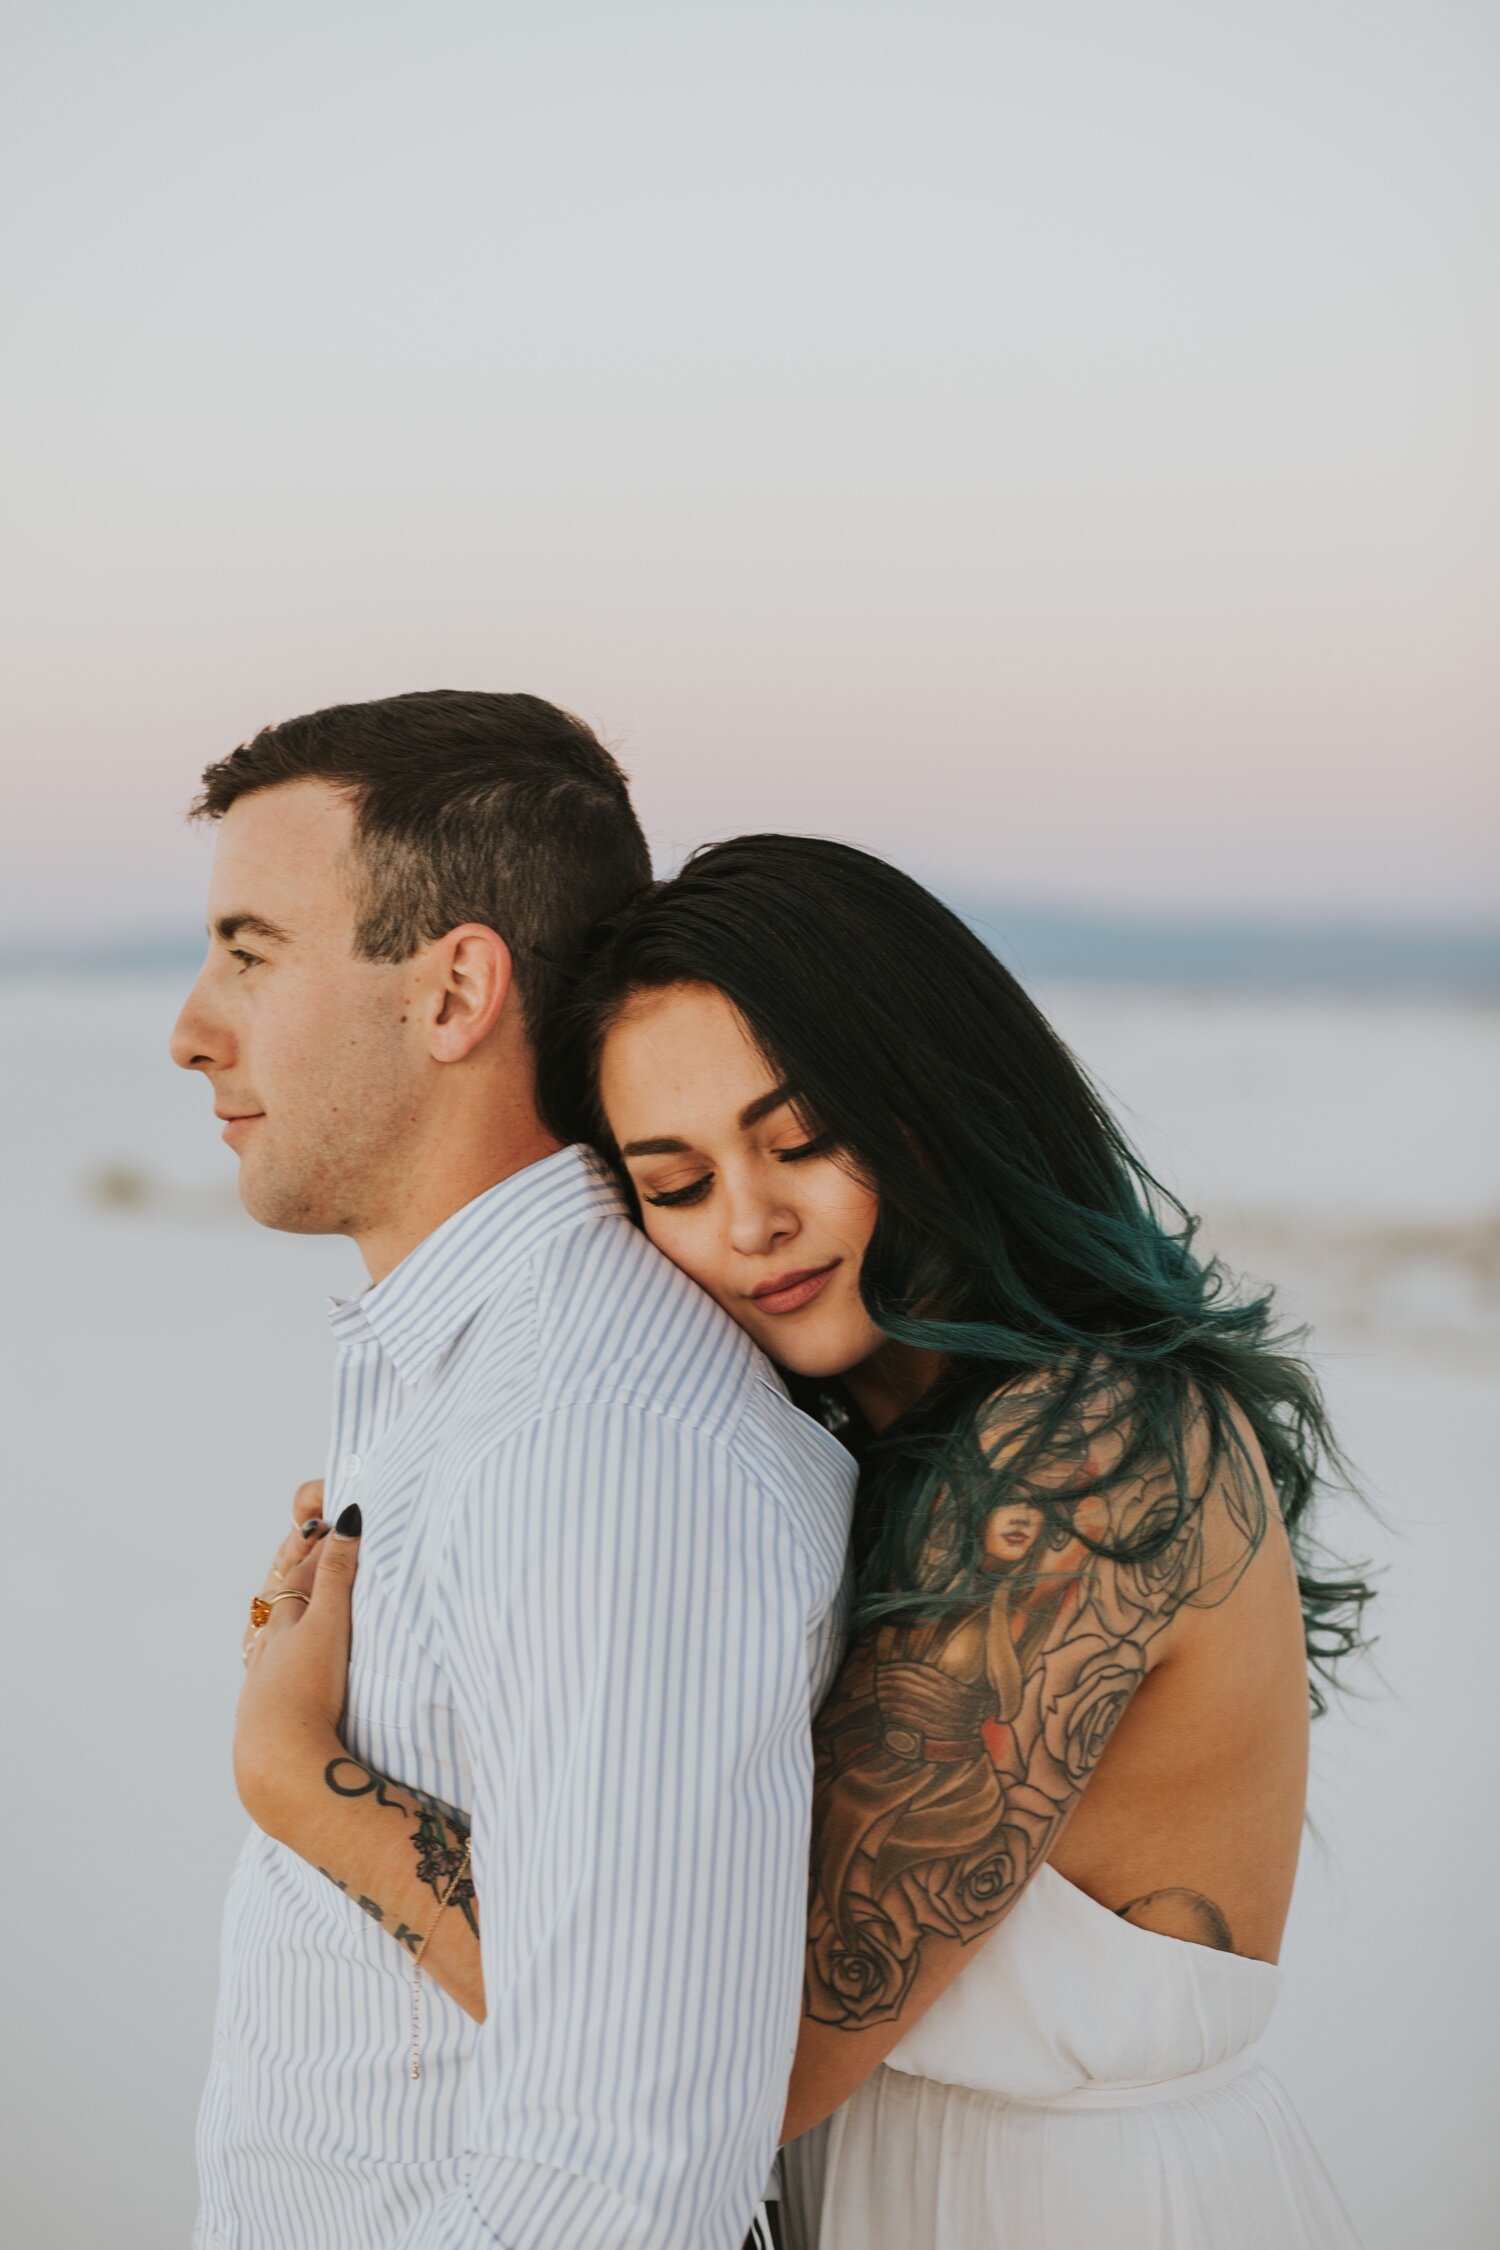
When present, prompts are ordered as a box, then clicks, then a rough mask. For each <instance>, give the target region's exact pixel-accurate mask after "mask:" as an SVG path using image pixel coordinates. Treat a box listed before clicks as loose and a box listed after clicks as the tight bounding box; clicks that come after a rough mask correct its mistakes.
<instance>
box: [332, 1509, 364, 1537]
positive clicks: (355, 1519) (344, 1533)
mask: <svg viewBox="0 0 1500 2250" xmlns="http://www.w3.org/2000/svg"><path fill="white" fill-rule="evenodd" d="M333 1528H334V1530H335V1531H336V1532H337V1533H338V1535H339V1537H340V1539H357V1538H358V1537H359V1535H360V1533H361V1532H362V1531H363V1530H364V1528H365V1519H364V1517H363V1516H362V1515H361V1514H360V1512H359V1502H358V1501H357V1500H351V1501H350V1503H349V1505H348V1507H347V1508H346V1509H345V1510H344V1512H343V1514H342V1515H341V1516H340V1517H339V1520H338V1522H337V1523H336V1524H335V1525H334V1527H333Z"/></svg>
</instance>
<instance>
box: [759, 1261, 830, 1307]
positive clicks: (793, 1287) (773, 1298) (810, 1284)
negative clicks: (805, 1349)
mask: <svg viewBox="0 0 1500 2250" xmlns="http://www.w3.org/2000/svg"><path fill="white" fill-rule="evenodd" d="M839 1262H840V1261H839V1260H838V1259H837V1258H833V1259H831V1260H830V1261H829V1263H828V1264H827V1265H826V1266H804V1267H803V1268H802V1270H801V1271H800V1272H799V1273H781V1274H778V1275H777V1276H776V1279H775V1280H774V1281H763V1282H762V1283H761V1285H760V1287H759V1288H758V1289H752V1290H751V1292H750V1301H751V1303H752V1304H753V1305H754V1307H755V1309H756V1311H757V1312H768V1313H789V1312H800V1311H801V1310H802V1307H803V1306H804V1305H810V1304H811V1303H812V1301H813V1299H814V1297H816V1296H818V1295H819V1294H820V1293H821V1291H822V1289H823V1286H824V1284H825V1283H826V1282H827V1281H828V1279H829V1278H830V1276H831V1275H832V1274H833V1273H834V1272H836V1270H837V1268H838V1265H839Z"/></svg>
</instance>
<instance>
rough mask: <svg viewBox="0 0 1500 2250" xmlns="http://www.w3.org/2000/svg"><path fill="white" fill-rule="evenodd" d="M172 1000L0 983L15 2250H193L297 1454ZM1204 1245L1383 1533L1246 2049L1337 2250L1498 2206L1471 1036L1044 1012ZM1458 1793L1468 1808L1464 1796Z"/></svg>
mask: <svg viewBox="0 0 1500 2250" xmlns="http://www.w3.org/2000/svg"><path fill="white" fill-rule="evenodd" d="M175 998H176V994H175V991H174V988H173V986H172V985H171V984H170V983H168V982H165V981H161V980H143V981H140V982H135V983H119V984H114V983H100V984H95V985H84V984H76V983H75V984H70V983H59V984H56V985H54V986H51V987H49V986H47V985H44V984H41V983H37V982H29V983H24V984H23V983H12V984H5V985H0V1052H3V1054H4V1055H5V1058H6V1073H5V1080H4V1085H3V1089H0V1120H3V1129H4V1140H3V1147H4V1165H3V1171H0V1211H3V1217H4V1226H5V1239H6V1246H7V1250H6V1262H5V1271H6V1289H5V1303H4V1318H5V1336H4V1341H5V1350H4V1353H3V1357H0V1366H3V1373H4V1382H5V1386H6V1390H5V1411H4V1415H3V1421H0V1428H3V1431H4V1439H5V1455H4V1458H5V1462H6V1470H7V1474H6V1489H7V1493H8V1496H9V1512H8V1517H7V1535H6V1543H7V1549H8V1561H9V1570H8V1574H7V1583H8V1596H9V1598H8V1602H7V1608H6V1616H5V1631H4V1633H3V1635H0V1651H3V1663H4V1667H5V1670H4V1680H5V1688H6V1703H5V1707H6V1709H7V1711H8V1713H9V1714H10V1715H11V1722H12V1723H11V1744H10V1755H9V1758H8V1761H7V1769H8V1770H7V1779H8V1784H9V1787H8V1792H7V1794H8V1808H9V1812H8V1821H7V1832H8V1842H9V1848H8V1850H7V1853H6V1855H5V1858H6V1864H5V1871H4V1897H5V1928H6V1930H7V1933H8V1936H9V1941H10V1942H9V1945H8V1948H7V1954H8V1965H7V1973H6V1974H7V1984H8V1987H9V1990H8V1993H7V2006H6V2010H5V2015H6V2021H7V2026H8V2036H7V2061H8V2065H9V2067H8V2069H7V2072H6V2081H7V2096H8V2098H7V2100H6V2102H5V2104H4V2108H3V2117H4V2125H3V2130H4V2136H5V2144H6V2145H5V2150H4V2159H3V2168H4V2176H5V2182H6V2190H5V2203H6V2209H7V2218H8V2222H9V2223H8V2227H7V2238H8V2239H12V2240H15V2241H18V2242H20V2241H24V2242H27V2243H34V2244H37V2245H53V2244H56V2245H59V2246H67V2250H73V2246H74V2245H78V2246H82V2245H93V2244H96V2243H97V2244H104V2243H108V2244H109V2245H110V2250H164V2246H165V2245H167V2244H170V2243H172V2242H177V2241H183V2242H185V2241H186V2238H187V2232H188V2227H189V2223H190V2216H191V2211H192V2206H193V2180H192V2157H191V2136H192V2124H193V2116H194V2111H195V2106H196V2101H197V2094H198V2087H199V2083H200V2078H201V2074H202V2070H203V2067H204V2062H205V2058H206V2053H207V2045H208V2033H209V2022H210V2011H211V2007H212V1997H213V1987H214V1976H215V1962H214V1953H215V1935H216V1929H217V1922H218V1913H219V1905H220V1899H221V1896H222V1890H223V1883H224V1878H225V1875H226V1872H227V1869H228V1866H229V1862H230V1859H231V1857H232V1855H233V1852H234V1850H235V1846H236V1842H237V1839H238V1836H239V1834H240V1833H241V1824H242V1816H241V1814H240V1813H239V1811H238V1808H237V1806H236V1803H235V1799H234V1794H233V1789H232V1786H231V1782H230V1777H229V1771H228V1761H227V1747H228V1739H229V1728H230V1718H231V1712H232V1707H233V1700H234V1695H235V1691H236V1686H237V1681H238V1674H239V1660H238V1645H239V1635H240V1627H241V1620H242V1617H243V1614H244V1607H245V1600H246V1595H247V1591H248V1589H249V1588H251V1587H252V1586H253V1585H254V1584H255V1583H256V1582H257V1580H258V1578H259V1576H260V1574H261V1572H262V1570H263V1567H264V1564H265V1561H266V1558H267V1556H268V1554H269V1551H270V1548H271V1546H272V1544H273V1543H274V1541H275V1540H276V1538H277V1537H279V1535H280V1531H281V1528H282V1524H283V1521H284V1518H285V1514H286V1509H287V1507H288V1505H289V1502H290V1499H291V1494H292V1490H293V1488H294V1486H295V1484H296V1483H297V1481H298V1480H299V1479H300V1478H301V1477H303V1476H306V1475H310V1474H313V1475H315V1474H317V1473H318V1472H319V1471H320V1469H321V1467H322V1455H323V1434H324V1414H325V1399H326V1383H327V1372H328V1361H329V1350H328V1339H327V1329H326V1324H325V1320H324V1315H323V1303H324V1298H325V1296H326V1294H327V1292H328V1291H330V1290H339V1291H347V1290H348V1289H350V1288H352V1287H355V1286H357V1285H358V1281H359V1278H360V1276H359V1271H358V1266H357V1261H356V1260H355V1257H354V1254H353V1252H352V1251H351V1250H350V1249H349V1247H348V1246H347V1245H346V1244H343V1243H340V1242H320V1241H300V1240H294V1239H291V1238H287V1237H279V1236H269V1235H266V1234H263V1233H262V1232H260V1231H259V1230H257V1229H256V1228H255V1227H253V1226H252V1225H251V1224H250V1223H249V1222H248V1221H247V1220H246V1219H244V1218H243V1216H242V1215H241V1214H240V1213H239V1212H238V1209H237V1207H236V1205H235V1204H234V1202H233V1200H232V1194H231V1191H230V1188H229V1183H230V1181H231V1180H232V1176H233V1159H232V1157H230V1156H229V1155H228V1154H227V1152H226V1151H224V1150H223V1149H222V1148H221V1147H220V1146H219V1144H218V1142H217V1139H216V1128H215V1127H214V1125H213V1124H212V1122H211V1120H210V1119H209V1116H208V1110H209V1107H210V1104H209V1102H208V1101H207V1099H206V1098H205V1091H204V1089H203V1088H201V1087H199V1086H197V1085H195V1084H193V1083H191V1082H189V1081H187V1080H185V1079H182V1078H181V1077H180V1075H179V1074H177V1073H175V1072H173V1071H172V1070H171V1069H170V1068H169V1066H168V1064H167V1062H166V1059H165V1039H166V1034H167V1030H168V1027H169V1024H170V1020H171V1016H172V1012H173V1007H174V1004H175ZM1044 998H1046V999H1047V1000H1048V1002H1049V1004H1050V1005H1051V1006H1052V1008H1053V1012H1054V1015H1055V1018H1056V1020H1057V1022H1058V1023H1059V1025H1060V1027H1061V1028H1062V1029H1063V1031H1064V1033H1065V1034H1066V1035H1067V1036H1068V1037H1069V1039H1070V1040H1071V1041H1072V1043H1073V1045H1074V1047H1075V1049H1076V1050H1077V1051H1078V1052H1079V1053H1080V1054H1081V1056H1082V1057H1083V1058H1084V1060H1085V1061H1086V1062H1088V1063H1089V1065H1090V1066H1091V1067H1092V1069H1093V1070H1094V1072H1095V1074H1096V1076H1098V1077H1099V1078H1100V1079H1101V1080H1102V1081H1103V1082H1104V1084H1105V1085H1106V1086H1108V1087H1109V1088H1110V1090H1111V1091H1112V1093H1113V1094H1114V1095H1115V1096H1116V1097H1117V1098H1118V1099H1119V1100H1120V1101H1121V1102H1122V1103H1124V1104H1127V1105H1129V1108H1130V1110H1131V1111H1132V1113H1133V1115H1132V1118H1131V1123H1132V1129H1133V1130H1134V1131H1135V1132H1136V1133H1137V1135H1138V1137H1139V1138H1140V1139H1141V1141H1142V1143H1143V1145H1144V1146H1145V1147H1146V1149H1147V1152H1148V1154H1149V1155H1150V1156H1151V1157H1152V1158H1153V1160H1154V1161H1155V1162H1157V1163H1158V1165H1159V1166H1160V1167H1161V1168H1162V1169H1163V1170H1164V1171H1165V1172H1166V1173H1167V1174H1168V1176H1169V1177H1170V1178H1172V1179H1173V1181H1174V1182H1175V1183H1177V1184H1178V1185H1180V1186H1182V1187H1183V1188H1184V1189H1185V1191H1186V1192H1187V1193H1189V1195H1190V1197H1191V1198H1192V1199H1193V1200H1194V1201H1195V1202H1201V1204H1202V1205H1203V1206H1204V1207H1205V1208H1206V1210H1207V1212H1208V1215H1209V1233H1210V1237H1211V1239H1213V1240H1215V1241H1216V1242H1219V1243H1222V1244H1223V1245H1224V1246H1225V1247H1226V1249H1233V1251H1234V1252H1235V1254H1236V1255H1237V1256H1238V1257H1241V1258H1243V1259H1245V1260H1246V1261H1247V1262H1249V1263H1250V1264H1251V1265H1252V1266H1253V1267H1254V1268H1255V1269H1256V1270H1259V1271H1270V1272H1274V1273H1275V1274H1276V1275H1277V1276H1278V1277H1281V1278H1283V1279H1284V1280H1285V1281H1286V1283H1287V1285H1288V1298H1289V1301H1290V1303H1291V1304H1292V1305H1293V1307H1294V1308H1300V1309H1301V1310H1303V1311H1306V1312H1311V1313H1313V1314H1314V1315H1315V1316H1316V1317H1317V1319H1318V1322H1319V1352H1320V1360H1321V1364H1322V1366H1323V1369H1324V1373H1325V1376H1326V1379H1327V1382H1328V1387H1329V1390H1330V1393H1331V1396H1332V1399H1333V1403H1334V1406H1335V1408H1336V1411H1337V1413H1338V1415H1339V1418H1340V1421H1341V1424H1342V1427H1343V1429H1344V1432H1345V1434H1346V1437H1347V1440H1348V1443H1349V1445H1350V1447H1351V1449H1352V1450H1353V1452H1354V1453H1355V1455H1356V1456H1357V1457H1358V1458H1359V1459H1360V1461H1361V1462H1362V1463H1363V1464H1364V1467H1365V1469H1366V1471H1367V1472H1368V1474H1369V1476H1370V1478H1371V1480H1372V1483H1373V1484H1374V1486H1375V1488H1376V1489H1377V1492H1378V1494H1379V1497H1380V1499H1381V1502H1382V1505H1383V1507H1384V1509H1385V1511H1386V1515H1387V1518H1388V1524H1387V1525H1386V1526H1382V1525H1380V1524H1378V1523H1375V1522H1373V1521H1371V1520H1369V1519H1363V1520H1360V1521H1358V1522H1357V1523H1356V1524H1355V1525H1354V1526H1353V1528H1352V1529H1348V1528H1346V1530H1345V1537H1346V1540H1347V1541H1348V1543H1349V1544H1350V1546H1351V1547H1352V1548H1353V1549H1354V1550H1355V1551H1358V1552H1361V1553H1364V1554H1369V1555H1373V1556H1374V1557H1376V1559H1377V1560H1379V1561H1381V1562H1383V1563H1384V1564H1385V1565H1386V1577H1385V1580H1384V1586H1383V1598H1382V1601H1381V1604H1380V1616H1379V1629H1380V1632H1381V1635H1382V1640H1381V1648H1380V1652H1379V1659H1380V1667H1381V1670H1382V1672H1383V1674H1384V1677H1385V1680H1386V1682H1387V1683H1388V1685H1387V1688H1386V1689H1385V1690H1384V1691H1383V1692H1381V1693H1379V1694H1378V1696H1377V1697H1376V1698H1375V1699H1374V1700H1370V1701H1368V1702H1366V1703H1364V1704H1363V1705H1360V1706H1355V1707H1350V1706H1347V1705H1346V1706H1344V1707H1342V1708H1340V1709H1339V1710H1338V1711H1337V1712H1336V1713H1335V1714H1334V1716H1332V1717H1331V1718H1330V1719H1328V1720H1327V1721H1325V1722H1324V1723H1323V1725H1322V1727H1321V1728H1320V1729H1319V1733H1318V1740H1317V1750H1316V1771H1315V1785H1314V1797H1313V1812H1314V1817H1315V1820H1316V1822H1317V1825H1318V1828H1319V1831H1320V1833H1321V1836H1322V1839H1323V1841H1322V1844H1321V1846H1319V1845H1314V1844H1309V1846H1308V1849H1307V1851H1306V1853H1305V1855H1304V1861H1303V1871H1302V1878H1301V1882H1300V1885H1299V1890H1298V1897H1297V1902H1296V1906H1295V1909H1294V1913H1293V1920H1292V1925H1291V1929H1290V1932H1289V1936H1288V1942H1287V1949H1286V1956H1285V1958H1286V1963H1287V1967H1288V1970H1289V1977H1288V1986H1287V1991H1286V1995H1285V1998H1284V2001H1283V2005H1282V2008H1281V2011H1280V2013H1279V2015H1278V2018H1277V2021H1276V2025H1275V2027H1274V2032H1273V2044H1274V2059H1275V2061H1276V2063H1277V2065H1278V2067H1279V2068H1280V2070H1281V2071H1282V2073H1283V2074H1284V2076H1285V2078H1286V2080H1287V2082H1288V2083H1289V2085H1290V2086H1291V2088H1292V2090H1293V2092H1294V2093H1295V2095H1296V2097H1297V2099H1298V2101H1299V2102H1300V2104H1301V2106H1302V2109H1303V2111H1304V2114H1305V2115H1306V2117H1307V2119H1308V2121H1309V2124H1310V2125H1311V2127H1312V2130H1313V2132H1314V2134H1315V2136H1316V2138H1317V2140H1318V2142H1319V2144H1320V2146H1321V2148H1322V2150H1323V2152H1324V2155H1325V2157H1326V2159H1327V2161H1328V2164H1329V2166H1330V2169H1331V2170H1332V2171H1333V2173H1334V2176H1335V2178H1336V2179H1337V2180H1338V2182H1339V2185H1340V2187H1341V2189H1342V2191H1343V2193H1344V2195H1345V2197H1346V2199H1347V2201H1348V2203H1349V2204H1350V2206H1351V2209H1352V2210H1353V2212H1354V2214H1355V2217H1356V2220H1357V2222H1358V2224H1359V2225H1360V2227H1361V2229H1362V2231H1363V2233H1364V2236H1365V2240H1366V2243H1367V2245H1368V2250H1410V2246H1411V2245H1412V2244H1414V2243H1442V2244H1443V2245H1444V2246H1445V2250H1479V2246H1480V2245H1481V2244H1482V2243H1485V2242H1487V2241H1488V2240H1489V2239H1490V2236H1489V2233H1488V2231H1487V2228H1486V2222H1485V2217H1484V2214H1485V2213H1486V2211H1487V2210H1488V2211H1492V2210H1493V2208H1494V2207H1495V2202H1496V2174H1497V2165H1496V2158H1495V2152H1494V2142H1495V2135H1494V2131H1493V2127H1492V2124H1491V2116H1492V2112H1493V2108H1494V2101H1495V2096H1496V2092H1497V2071H1496V2065H1495V2061H1494V2049H1493V2042H1492V2036H1491V2030H1490V2015H1491V2013H1492V2012H1493V2002H1492V1998H1491V1996H1492V1995H1493V1994H1494V1992H1495V1991H1496V1990H1497V1988H1500V1986H1497V1978H1496V1974H1495V1971H1496V1966H1497V1963H1496V1953H1497V1942H1496V1936H1495V1930H1496V1919H1497V1918H1496V1915H1495V1913H1494V1911H1493V1908H1492V1905H1491V1903H1490V1891H1491V1887H1492V1871H1493V1867H1494V1864H1495V1857H1496V1846H1497V1842H1500V1838H1497V1833H1496V1819H1495V1814H1494V1811H1493V1809H1492V1799H1493V1784H1492V1774H1493V1754H1492V1751H1491V1748H1490V1741H1489V1729H1488V1716H1489V1713H1490V1711H1491V1710H1492V1709H1493V1708H1494V1707H1495V1705H1496V1702H1497V1692H1496V1691H1497V1686H1500V1682H1497V1679H1496V1659H1495V1649H1496V1643H1497V1635H1496V1633H1495V1630H1494V1625H1493V1620H1492V1604H1493V1600H1494V1588H1495V1586H1496V1584H1497V1583H1500V1568H1497V1565H1500V1551H1497V1550H1500V1528H1497V1526H1500V1515H1497V1510H1496V1506H1495V1499H1496V1493H1495V1478H1494V1473H1493V1468H1492V1460H1493V1456H1494V1451H1495V1445H1494V1440H1493V1436H1492V1428H1491V1425H1492V1421H1493V1400H1494V1382H1493V1375H1494V1371H1495V1368H1496V1365H1497V1364H1500V1306H1497V1294H1500V1292H1497V1280H1496V1261H1495V1254H1494V1241H1495V1232H1494V1228H1495V1214H1496V1212H1497V1210H1500V1178H1497V1172H1496V1157H1495V1150H1496V1149H1497V1147H1500V1130H1497V1128H1500V1025H1497V1021H1496V1019H1495V1018H1494V1017H1493V1016H1486V1015H1485V1014H1483V1013H1480V1012H1476V1011H1468V1010H1464V1009H1460V1008H1444V1007H1437V1006H1434V1007H1431V1008H1425V1009H1424V1008H1418V1007H1414V1006H1403V1007H1400V1008H1393V1007H1380V1006H1376V1005H1373V1004H1368V1003H1366V1004H1361V1005H1357V1006H1340V1005H1336V1004H1333V1003H1317V1004H1313V1003H1307V1004H1301V1005H1293V1004H1289V1003H1274V1004H1273V1003H1252V1002H1247V1001H1244V1000H1224V1001H1213V1000H1205V999H1195V1000H1180V999H1175V998H1172V997H1170V996H1167V995H1161V994H1138V995H1129V994H1126V995H1121V994H1108V995H1099V994H1090V993H1087V992H1080V991H1062V992H1058V993H1054V994H1050V995H1044ZM1487 1791H1488V1792H1489V1796H1490V1801H1488V1802H1487V1801H1486V1792H1487Z"/></svg>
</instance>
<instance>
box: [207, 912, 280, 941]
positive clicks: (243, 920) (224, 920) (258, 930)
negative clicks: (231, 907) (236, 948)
mask: <svg viewBox="0 0 1500 2250" xmlns="http://www.w3.org/2000/svg"><path fill="white" fill-rule="evenodd" d="M208 934H209V936H210V937H216V938H217V939H218V940H219V942H220V944H222V945H233V943H234V941H235V939H236V938H237V937H242V936H243V937H258V938H269V939H270V941H271V943H272V944H273V945H290V944H291V942H292V937H291V932H290V931H289V930H281V929H278V928H277V926H276V924H275V923H274V922H268V921H267V920H266V918H265V916H264V915H263V914H221V915H220V916H219V919H218V920H217V922H215V923H214V924H213V925H212V927H211V928H210V930H209V933H208Z"/></svg>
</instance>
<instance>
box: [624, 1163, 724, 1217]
mask: <svg viewBox="0 0 1500 2250" xmlns="http://www.w3.org/2000/svg"><path fill="white" fill-rule="evenodd" d="M712 1185H713V1174H712V1172H706V1173H705V1174H704V1176H703V1178H702V1179H701V1180H691V1181H689V1183H688V1185H687V1186H686V1187H680V1188H663V1189H662V1191H661V1193H660V1195H647V1194H646V1192H645V1190H644V1189H642V1191H641V1200H642V1202H643V1203H652V1204H654V1205H655V1206H656V1208H657V1210H658V1211H671V1210H675V1209H676V1208H677V1206H678V1205H679V1204H682V1203H701V1202H702V1201H703V1198H704V1196H705V1195H707V1193H708V1191H709V1189H710V1187H711V1186H712Z"/></svg>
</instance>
